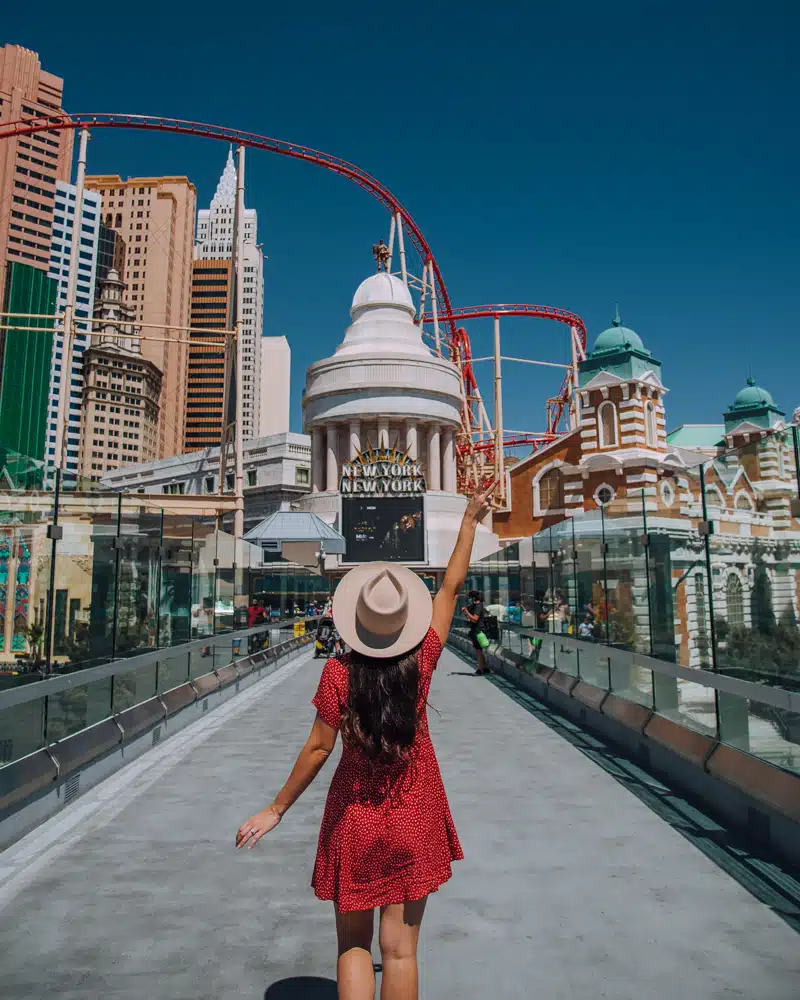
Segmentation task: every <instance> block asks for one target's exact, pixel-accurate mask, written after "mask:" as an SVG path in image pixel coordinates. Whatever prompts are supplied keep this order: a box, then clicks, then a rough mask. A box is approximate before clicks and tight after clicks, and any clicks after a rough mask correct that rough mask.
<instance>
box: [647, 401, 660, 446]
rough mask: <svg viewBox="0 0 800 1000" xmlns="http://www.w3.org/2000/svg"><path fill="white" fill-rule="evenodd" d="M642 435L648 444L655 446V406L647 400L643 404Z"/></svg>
mask: <svg viewBox="0 0 800 1000" xmlns="http://www.w3.org/2000/svg"><path fill="white" fill-rule="evenodd" d="M644 436H645V440H646V441H647V443H648V444H649V445H651V446H652V447H655V446H656V445H657V444H658V433H657V431H656V408H655V406H653V404H652V403H650V402H648V403H645V405H644Z"/></svg>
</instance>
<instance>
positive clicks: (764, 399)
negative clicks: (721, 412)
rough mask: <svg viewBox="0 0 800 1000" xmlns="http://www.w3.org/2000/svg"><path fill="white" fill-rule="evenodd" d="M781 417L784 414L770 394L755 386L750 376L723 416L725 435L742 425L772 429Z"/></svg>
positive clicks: (754, 381)
mask: <svg viewBox="0 0 800 1000" xmlns="http://www.w3.org/2000/svg"><path fill="white" fill-rule="evenodd" d="M783 416H785V414H784V413H783V411H782V410H779V409H778V406H777V404H776V403H775V400H774V399H773V398H772V393H771V392H768V391H767V390H766V389H762V387H761V386H760V385H756V380H755V379H754V378H753V376H752V375H751V376H750V377H749V378H748V379H747V385H745V387H744V388H743V389H740V390H739V391H738V392H737V393H736V398H735V399H734V401H733V404H732V406H731V407H730V409H729V410H728V411H727V413H726V414H725V433H726V434H729V433H730V432H731V431H732V430H734V428H736V427H738V426H739V425H740V424H743V423H749V424H755V425H756V426H757V427H772V426H773V425H774V424H776V423H777V422H778V420H779V419H780V418H781V417H783Z"/></svg>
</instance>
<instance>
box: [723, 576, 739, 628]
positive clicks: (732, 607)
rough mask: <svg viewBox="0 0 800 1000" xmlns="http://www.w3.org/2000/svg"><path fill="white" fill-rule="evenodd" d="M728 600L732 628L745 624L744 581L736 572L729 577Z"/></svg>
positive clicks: (729, 621) (729, 620) (729, 619)
mask: <svg viewBox="0 0 800 1000" xmlns="http://www.w3.org/2000/svg"><path fill="white" fill-rule="evenodd" d="M725 590H726V596H727V601H728V624H729V625H730V626H731V628H736V626H741V625H744V595H743V593H742V581H741V580H740V579H739V577H738V576H736V575H735V574H734V573H731V575H730V576H729V577H728V583H727V586H726V588H725Z"/></svg>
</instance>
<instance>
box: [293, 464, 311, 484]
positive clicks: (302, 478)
mask: <svg viewBox="0 0 800 1000" xmlns="http://www.w3.org/2000/svg"><path fill="white" fill-rule="evenodd" d="M294 481H295V483H296V484H297V485H298V486H308V484H309V483H310V482H311V472H310V470H309V469H306V468H304V467H303V466H299V465H298V466H297V467H296V468H295V470H294Z"/></svg>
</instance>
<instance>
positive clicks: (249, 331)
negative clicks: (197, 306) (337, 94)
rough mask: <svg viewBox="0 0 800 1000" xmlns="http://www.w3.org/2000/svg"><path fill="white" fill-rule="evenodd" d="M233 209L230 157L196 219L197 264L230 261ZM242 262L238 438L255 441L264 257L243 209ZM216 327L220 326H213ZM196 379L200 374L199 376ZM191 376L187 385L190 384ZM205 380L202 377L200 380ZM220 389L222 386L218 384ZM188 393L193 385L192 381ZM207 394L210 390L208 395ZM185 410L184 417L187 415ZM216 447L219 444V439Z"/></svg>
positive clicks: (251, 215)
mask: <svg viewBox="0 0 800 1000" xmlns="http://www.w3.org/2000/svg"><path fill="white" fill-rule="evenodd" d="M235 205H236V167H235V165H234V162H233V153H232V152H230V151H229V152H228V160H227V163H226V164H225V169H224V170H223V172H222V176H221V177H220V179H219V184H218V185H217V190H216V193H215V194H214V197H213V198H212V200H211V206H210V207H209V208H207V209H200V211H199V212H198V215H197V243H196V245H195V248H194V257H195V260H197V261H211V260H218V261H230V260H231V256H232V247H233V242H232V241H233V214H234V208H235ZM242 225H243V227H244V255H243V256H244V259H243V261H242V265H243V267H242V284H243V288H242V316H241V320H242V371H241V372H240V373H239V378H240V379H241V382H242V437H243V438H244V439H245V440H247V439H249V438H253V437H258V436H259V434H260V433H261V432H260V423H259V406H260V401H261V391H260V387H261V334H262V330H263V326H264V258H263V255H262V253H261V248H260V247H259V246H258V214H257V212H256V210H255V209H254V208H246V209H245V210H244V218H243V219H242ZM217 325H219V324H217ZM197 374H198V377H200V372H199V371H197ZM191 377H192V376H191V373H190V380H191ZM204 378H205V376H204ZM220 384H221V382H220ZM190 389H191V381H190ZM206 391H210V390H206ZM188 412H189V411H188V410H187V416H188ZM214 443H215V444H218V443H219V435H217V440H216V441H215V442H214Z"/></svg>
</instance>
